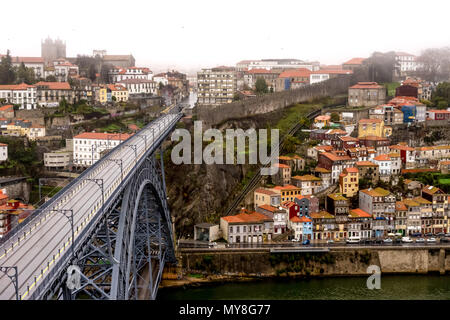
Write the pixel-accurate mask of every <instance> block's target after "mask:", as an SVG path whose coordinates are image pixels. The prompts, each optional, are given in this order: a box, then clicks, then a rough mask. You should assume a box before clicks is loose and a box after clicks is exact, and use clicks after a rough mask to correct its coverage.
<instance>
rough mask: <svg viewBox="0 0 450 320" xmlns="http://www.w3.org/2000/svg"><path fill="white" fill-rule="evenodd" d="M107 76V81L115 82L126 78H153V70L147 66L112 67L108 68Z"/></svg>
mask: <svg viewBox="0 0 450 320" xmlns="http://www.w3.org/2000/svg"><path fill="white" fill-rule="evenodd" d="M108 76H109V82H111V83H116V82H120V81H122V80H127V79H143V80H153V72H152V71H151V70H150V69H149V68H140V67H127V68H122V67H114V68H113V69H111V70H109V72H108ZM166 80H167V79H166ZM167 82H168V80H167ZM158 84H159V82H158ZM167 84H168V83H167Z"/></svg>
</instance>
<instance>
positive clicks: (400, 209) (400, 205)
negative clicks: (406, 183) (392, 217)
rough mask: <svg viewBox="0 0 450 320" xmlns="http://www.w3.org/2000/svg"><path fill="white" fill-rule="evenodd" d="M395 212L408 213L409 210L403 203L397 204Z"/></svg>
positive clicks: (398, 202)
mask: <svg viewBox="0 0 450 320" xmlns="http://www.w3.org/2000/svg"><path fill="white" fill-rule="evenodd" d="M395 210H396V211H407V210H408V208H407V207H406V206H405V203H404V202H402V201H397V202H395Z"/></svg>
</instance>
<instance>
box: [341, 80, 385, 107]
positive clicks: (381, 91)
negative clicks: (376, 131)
mask: <svg viewBox="0 0 450 320" xmlns="http://www.w3.org/2000/svg"><path fill="white" fill-rule="evenodd" d="M385 102H386V88H385V87H383V86H381V85H379V84H378V83H376V82H358V83H357V84H355V85H354V86H351V87H349V88H348V105H349V106H350V107H375V106H378V105H380V104H383V103H385Z"/></svg>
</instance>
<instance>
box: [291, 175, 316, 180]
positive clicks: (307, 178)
mask: <svg viewBox="0 0 450 320" xmlns="http://www.w3.org/2000/svg"><path fill="white" fill-rule="evenodd" d="M292 179H295V180H301V181H321V180H322V179H320V178H318V177H316V176H313V175H311V174H306V175H303V176H293V177H292Z"/></svg>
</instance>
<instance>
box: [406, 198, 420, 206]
mask: <svg viewBox="0 0 450 320" xmlns="http://www.w3.org/2000/svg"><path fill="white" fill-rule="evenodd" d="M403 203H404V204H405V206H406V207H418V206H420V204H419V203H418V202H416V201H414V200H413V199H403Z"/></svg>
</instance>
